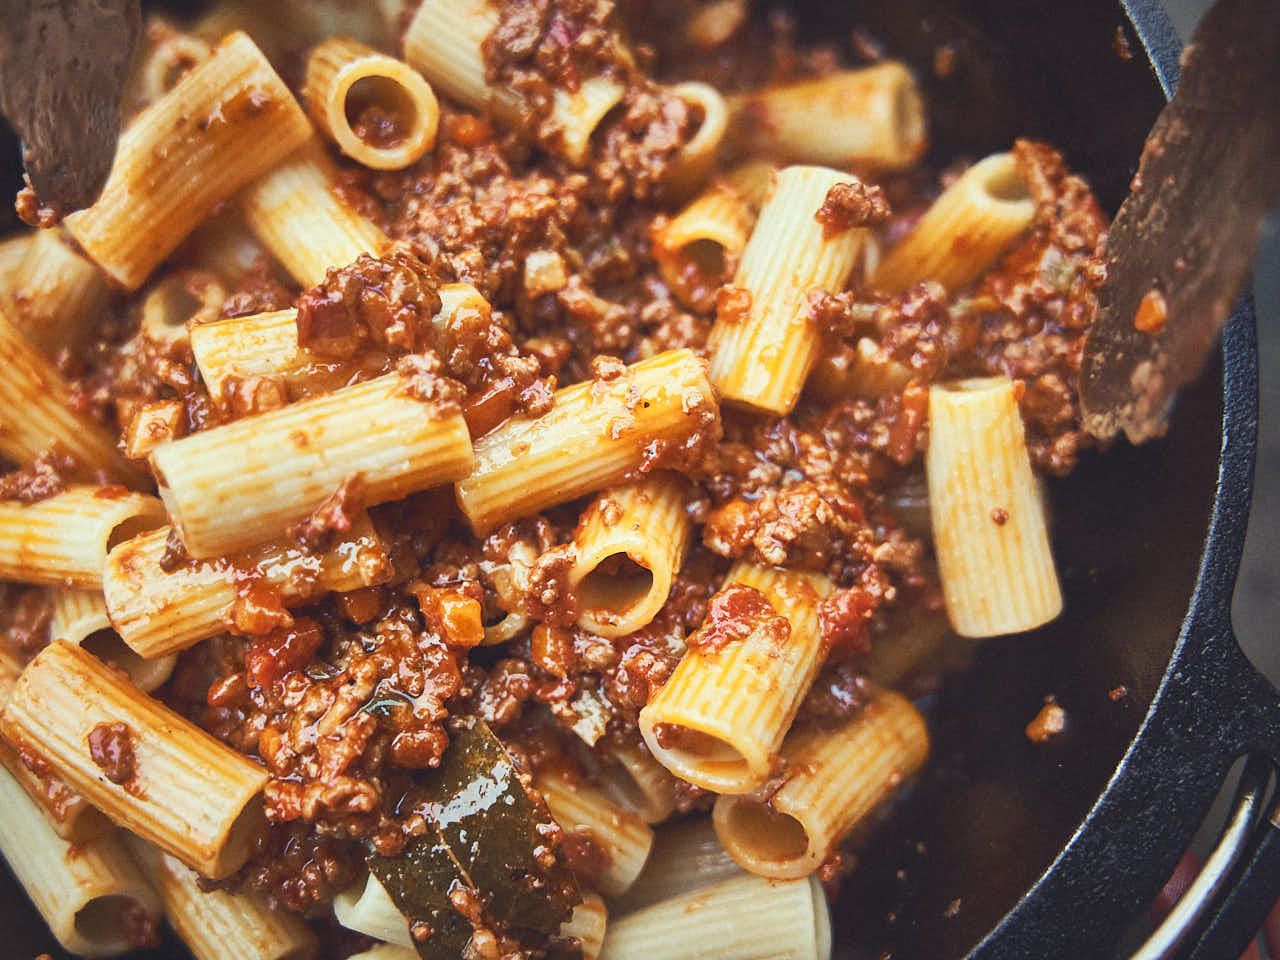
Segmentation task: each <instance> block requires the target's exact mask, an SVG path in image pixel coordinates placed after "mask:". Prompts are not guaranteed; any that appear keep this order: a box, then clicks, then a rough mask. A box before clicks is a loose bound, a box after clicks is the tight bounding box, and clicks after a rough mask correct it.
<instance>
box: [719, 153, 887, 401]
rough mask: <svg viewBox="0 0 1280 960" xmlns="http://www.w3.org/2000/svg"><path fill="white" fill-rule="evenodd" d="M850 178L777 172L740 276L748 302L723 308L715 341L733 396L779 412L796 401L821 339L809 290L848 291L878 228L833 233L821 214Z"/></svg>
mask: <svg viewBox="0 0 1280 960" xmlns="http://www.w3.org/2000/svg"><path fill="white" fill-rule="evenodd" d="M848 181H849V176H848V175H847V174H844V173H841V172H840V171H838V170H831V169H828V168H826V167H787V168H785V169H783V170H780V171H779V172H778V173H777V175H776V177H775V180H774V189H773V193H772V194H771V195H770V196H769V199H768V200H766V201H765V203H764V206H763V208H762V209H761V210H760V217H759V219H757V220H756V224H755V229H754V230H753V231H752V232H751V238H750V239H749V240H748V241H747V246H746V249H745V250H744V251H743V253H742V259H741V261H740V263H739V264H738V270H737V272H736V273H735V275H734V278H733V283H732V287H733V288H735V289H736V290H737V291H740V297H741V298H743V299H745V301H747V302H745V303H743V304H742V305H741V306H742V309H737V308H735V310H734V311H733V312H726V311H725V310H721V311H719V314H718V316H717V317H716V324H715V327H713V328H712V331H711V338H710V340H709V342H708V347H709V349H710V350H711V382H712V383H714V384H715V385H716V389H717V390H719V391H720V395H721V396H722V397H723V398H724V399H725V400H726V401H731V402H734V403H738V404H742V405H744V406H747V407H750V408H752V409H755V410H761V411H764V412H767V413H777V414H785V413H789V412H790V411H791V408H792V407H793V406H795V402H796V400H797V398H798V397H799V396H800V391H801V389H802V388H803V387H804V382H805V378H806V377H808V375H809V371H810V369H811V368H812V367H813V364H814V361H815V360H816V359H817V355H818V347H819V345H820V340H821V334H820V332H819V330H818V328H817V324H816V323H815V322H814V320H813V319H812V318H811V317H809V315H808V313H807V303H806V295H807V294H808V293H809V292H810V291H812V290H826V291H828V292H830V293H836V292H839V291H841V290H843V289H844V287H845V282H846V281H847V280H848V279H849V275H850V273H852V271H853V268H854V266H855V265H856V264H857V263H858V260H859V258H860V257H861V256H862V253H863V249H864V247H865V245H866V242H867V238H868V236H869V233H870V232H869V231H868V230H867V229H866V228H864V227H852V228H848V229H844V230H840V231H838V232H836V233H834V234H829V233H828V231H827V229H826V227H825V226H824V225H823V224H821V223H819V222H818V220H817V218H816V214H817V212H818V210H819V208H820V207H821V206H822V204H823V202H824V201H825V200H826V197H827V193H828V191H829V190H830V189H831V188H832V187H834V186H835V185H836V184H838V183H847V182H848ZM731 299H738V298H731Z"/></svg>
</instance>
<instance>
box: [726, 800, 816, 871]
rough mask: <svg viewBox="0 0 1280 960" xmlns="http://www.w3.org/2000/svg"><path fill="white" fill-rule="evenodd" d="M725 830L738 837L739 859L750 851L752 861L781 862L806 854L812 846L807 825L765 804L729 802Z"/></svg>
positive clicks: (736, 845)
mask: <svg viewBox="0 0 1280 960" xmlns="http://www.w3.org/2000/svg"><path fill="white" fill-rule="evenodd" d="M727 809H728V811H729V812H728V815H727V816H726V817H725V818H724V819H725V832H726V834H727V835H731V836H733V837H734V840H735V844H734V846H735V850H736V852H737V853H738V856H739V858H740V859H746V857H744V856H743V854H744V853H746V852H747V851H749V852H750V858H751V859H753V860H761V861H764V860H767V861H774V862H782V861H789V860H795V859H797V858H798V857H803V856H804V853H805V851H806V850H807V849H809V836H808V834H807V833H805V829H804V824H802V823H801V822H800V821H799V820H797V819H796V818H795V817H793V816H790V815H789V814H786V813H781V812H779V811H777V810H774V809H772V808H770V807H769V806H768V805H767V804H763V803H751V802H743V803H734V804H729V805H728V807H727Z"/></svg>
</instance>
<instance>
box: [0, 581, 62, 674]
mask: <svg viewBox="0 0 1280 960" xmlns="http://www.w3.org/2000/svg"><path fill="white" fill-rule="evenodd" d="M52 621H53V599H52V597H51V596H50V594H49V592H48V591H47V590H44V589H42V588H40V587H31V586H26V585H23V584H17V583H0V644H3V645H4V646H5V647H7V648H8V649H9V650H11V651H12V652H14V653H16V654H17V655H18V657H19V658H20V659H22V660H24V661H25V660H28V659H30V658H31V657H33V656H35V655H36V654H37V653H39V652H40V650H42V649H43V648H44V646H45V645H46V644H47V643H48V642H49V625H50V623H51V622H52Z"/></svg>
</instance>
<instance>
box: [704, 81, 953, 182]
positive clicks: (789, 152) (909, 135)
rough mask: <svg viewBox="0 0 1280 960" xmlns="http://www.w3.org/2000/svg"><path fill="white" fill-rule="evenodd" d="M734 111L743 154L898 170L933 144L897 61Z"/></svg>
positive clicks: (746, 97) (795, 85)
mask: <svg viewBox="0 0 1280 960" xmlns="http://www.w3.org/2000/svg"><path fill="white" fill-rule="evenodd" d="M729 106H730V110H731V111H732V120H731V129H733V130H734V131H735V139H736V142H737V143H738V145H739V146H740V147H741V148H742V149H745V150H747V151H750V152H752V153H757V154H764V155H766V156H771V157H776V158H778V159H780V160H789V161H792V162H793V163H821V164H829V165H830V166H835V167H845V168H853V169H857V170H863V171H883V170H901V169H903V168H904V167H909V166H911V165H912V164H914V163H915V162H916V161H918V160H919V159H920V157H921V155H922V154H923V153H924V150H925V147H926V146H927V145H928V140H927V130H926V122H925V111H924V99H923V97H922V96H921V93H920V89H919V86H918V85H917V84H916V80H915V77H913V76H912V75H911V71H910V70H908V69H907V67H906V66H904V65H903V64H902V63H899V62H898V61H895V60H888V61H885V62H883V63H878V64H876V65H875V66H871V67H863V68H862V69H859V70H841V71H837V72H835V73H831V74H828V75H826V76H821V77H815V78H814V79H811V80H797V81H794V82H792V83H786V84H782V85H779V86H773V87H765V88H763V89H761V90H755V91H752V92H750V93H744V94H739V95H737V96H735V97H732V98H730V100H729Z"/></svg>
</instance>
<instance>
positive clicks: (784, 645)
mask: <svg viewBox="0 0 1280 960" xmlns="http://www.w3.org/2000/svg"><path fill="white" fill-rule="evenodd" d="M738 586H743V587H749V588H751V590H752V591H758V594H756V596H757V597H758V596H759V595H763V599H764V600H765V601H767V604H765V605H764V606H767V607H768V609H767V610H764V609H757V608H756V606H754V605H746V604H745V603H744V604H739V603H738V602H737V600H736V598H734V599H728V600H725V601H724V602H725V603H726V605H727V606H728V609H726V610H725V611H724V615H725V616H727V617H729V618H731V619H732V620H733V621H734V623H735V630H736V629H737V626H745V627H749V632H747V633H746V635H745V636H743V637H741V638H740V639H731V640H729V641H728V642H726V643H721V642H720V641H718V640H717V639H716V638H717V637H718V636H719V630H720V625H719V624H718V623H717V621H716V618H717V616H719V614H718V613H717V607H718V604H717V599H719V598H721V597H728V596H729V594H730V592H731V591H733V590H735V588H736V587H738ZM831 589H832V584H831V581H830V580H829V579H827V578H826V577H825V576H823V575H821V574H818V573H808V572H805V571H799V570H782V569H773V568H767V567H758V566H755V565H753V564H749V563H742V562H739V563H738V564H737V565H736V566H735V567H734V568H733V569H732V570H731V571H729V575H728V576H727V577H726V578H725V589H724V590H722V591H721V594H719V595H717V598H713V599H712V601H711V609H710V612H709V613H708V617H707V621H705V622H704V623H703V625H702V627H700V628H699V632H698V633H697V634H695V635H694V636H693V637H691V638H690V640H689V649H688V650H687V651H686V652H685V655H684V657H683V658H681V660H680V663H679V664H678V665H677V666H676V669H675V671H674V672H673V673H672V674H671V677H670V679H668V680H667V682H666V684H665V685H664V686H663V687H662V688H661V689H660V690H659V691H658V692H657V693H656V694H655V695H654V696H653V697H652V698H651V699H650V700H649V703H648V704H647V705H646V706H645V707H644V709H643V710H641V711H640V733H641V735H642V736H643V737H644V741H645V744H646V745H647V746H648V747H649V750H650V752H651V753H652V754H653V756H654V758H655V759H657V761H658V762H659V763H661V764H662V765H663V766H664V767H666V768H667V769H668V770H670V771H671V772H672V773H674V774H675V775H676V776H677V777H680V778H681V779H683V780H688V781H689V782H690V783H693V784H696V785H697V786H700V787H703V788H704V789H707V790H714V791H715V792H717V793H748V792H750V791H751V790H754V789H755V788H756V787H758V786H760V785H761V784H762V783H764V782H765V780H767V779H768V777H769V774H770V771H771V770H772V764H773V757H774V755H775V754H776V753H777V752H778V748H779V746H781V744H782V739H783V737H784V736H785V735H786V732H787V730H788V728H789V727H790V726H791V721H792V720H793V719H794V718H795V715H796V711H797V710H798V709H799V707H800V701H801V700H803V699H804V696H805V694H806V693H808V691H809V687H810V686H811V685H812V684H813V680H814V677H815V676H817V672H818V669H819V668H820V667H821V665H822V661H823V659H824V658H825V656H826V650H825V649H824V647H823V643H822V633H821V629H820V626H819V622H818V605H819V603H820V602H821V600H822V599H823V597H825V596H826V595H827V594H828V593H830V591H831ZM747 599H748V600H751V598H750V597H748V598H747ZM779 621H781V622H782V625H783V628H784V629H783V630H782V631H781V632H780V631H779V630H778V625H779ZM704 638H710V639H711V640H712V641H713V644H712V646H710V647H709V648H704V646H703V645H704V643H705V642H706V640H705V639H704Z"/></svg>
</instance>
